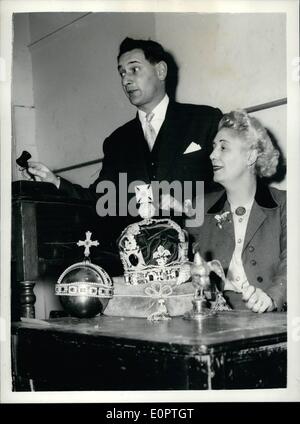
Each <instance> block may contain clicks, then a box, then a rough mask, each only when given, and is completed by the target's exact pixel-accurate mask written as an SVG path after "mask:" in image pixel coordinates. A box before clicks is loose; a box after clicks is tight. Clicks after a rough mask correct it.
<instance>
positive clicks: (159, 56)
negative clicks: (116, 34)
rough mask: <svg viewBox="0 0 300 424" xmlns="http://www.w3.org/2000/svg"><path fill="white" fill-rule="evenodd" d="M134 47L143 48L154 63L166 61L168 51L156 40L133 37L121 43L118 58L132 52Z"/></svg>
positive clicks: (146, 56) (147, 57) (148, 58)
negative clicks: (135, 38)
mask: <svg viewBox="0 0 300 424" xmlns="http://www.w3.org/2000/svg"><path fill="white" fill-rule="evenodd" d="M134 49H139V50H142V51H143V52H144V55H145V58H146V59H147V60H148V61H149V62H150V63H152V64H155V63H158V62H160V61H161V60H164V61H166V57H167V53H166V52H165V50H164V49H163V47H162V46H161V45H160V44H159V43H157V42H156V41H152V40H134V39H133V38H129V37H126V38H125V39H124V40H123V41H122V43H121V44H120V49H119V54H118V60H119V58H120V56H122V54H124V53H127V52H130V51H131V50H134Z"/></svg>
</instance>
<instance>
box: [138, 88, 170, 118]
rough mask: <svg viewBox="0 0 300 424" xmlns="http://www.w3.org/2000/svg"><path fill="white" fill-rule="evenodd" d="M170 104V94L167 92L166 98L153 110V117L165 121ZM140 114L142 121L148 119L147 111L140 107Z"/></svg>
mask: <svg viewBox="0 0 300 424" xmlns="http://www.w3.org/2000/svg"><path fill="white" fill-rule="evenodd" d="M168 105H169V96H168V95H167V94H165V96H164V98H163V99H162V100H161V101H160V102H159V103H158V105H156V106H155V108H154V109H153V110H152V113H154V118H153V119H160V120H162V121H163V120H164V119H165V116H166V113H167V108H168ZM138 115H139V120H140V121H141V122H144V121H145V120H146V115H147V113H146V112H144V111H142V110H140V109H138Z"/></svg>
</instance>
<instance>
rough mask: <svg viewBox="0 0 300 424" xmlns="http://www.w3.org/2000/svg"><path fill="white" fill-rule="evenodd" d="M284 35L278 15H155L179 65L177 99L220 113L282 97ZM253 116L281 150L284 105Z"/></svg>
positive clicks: (161, 37)
mask: <svg viewBox="0 0 300 424" xmlns="http://www.w3.org/2000/svg"><path fill="white" fill-rule="evenodd" d="M285 33H286V21H285V15H284V14H250V13H248V14H233V13H227V14H224V13H223V14H204V15H203V14H196V13H189V14H172V15H171V18H170V15H169V14H163V13H162V14H157V15H156V34H157V39H158V40H159V41H160V42H161V43H162V44H163V45H165V46H167V47H168V49H169V50H170V51H171V52H172V53H173V54H174V56H175V57H176V60H177V63H178V65H179V68H180V84H179V86H178V90H177V99H178V100H179V101H181V102H187V103H200V104H210V105H212V106H218V107H220V108H221V109H222V111H223V112H229V111H230V110H233V109H236V108H247V107H250V106H254V105H258V104H262V103H266V102H269V101H272V100H276V99H280V98H284V97H286V95H287V94H286V93H287V92H286V36H285ZM253 115H254V116H256V117H257V118H258V119H260V120H261V121H262V123H263V124H264V125H265V126H266V127H267V128H269V129H270V130H271V131H272V133H273V134H274V136H275V137H276V139H277V140H278V143H279V145H280V147H281V149H282V151H283V152H284V153H286V143H287V141H286V106H280V107H275V108H272V109H267V110H263V111H259V112H256V113H254V114H253ZM273 185H275V186H276V187H278V188H282V189H284V188H285V187H286V184H285V181H283V182H281V183H280V184H277V183H276V184H273Z"/></svg>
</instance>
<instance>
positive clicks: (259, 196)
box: [207, 178, 278, 214]
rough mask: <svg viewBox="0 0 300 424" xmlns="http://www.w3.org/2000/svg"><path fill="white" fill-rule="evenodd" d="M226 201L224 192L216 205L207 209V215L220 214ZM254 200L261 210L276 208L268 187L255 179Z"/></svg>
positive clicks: (276, 205)
mask: <svg viewBox="0 0 300 424" xmlns="http://www.w3.org/2000/svg"><path fill="white" fill-rule="evenodd" d="M226 200H227V194H226V191H224V192H223V194H222V195H221V197H220V198H219V199H218V200H217V201H216V203H214V205H213V206H211V208H209V209H208V211H207V213H208V214H210V213H218V212H221V211H222V209H223V208H224V205H225V202H226ZM254 200H255V201H256V203H257V204H258V205H259V206H261V207H263V208H268V209H274V208H277V207H278V204H277V203H276V202H275V200H274V198H273V196H272V194H271V192H270V189H269V187H268V186H267V185H266V184H264V183H263V182H262V181H261V180H260V179H259V178H258V179H257V186H256V193H255V196H254Z"/></svg>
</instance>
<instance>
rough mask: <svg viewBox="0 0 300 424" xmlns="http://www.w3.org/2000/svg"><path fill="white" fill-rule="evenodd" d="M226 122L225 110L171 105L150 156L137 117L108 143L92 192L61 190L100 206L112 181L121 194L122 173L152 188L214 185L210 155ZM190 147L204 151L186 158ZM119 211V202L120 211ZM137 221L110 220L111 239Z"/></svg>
mask: <svg viewBox="0 0 300 424" xmlns="http://www.w3.org/2000/svg"><path fill="white" fill-rule="evenodd" d="M221 117H222V114H221V111H220V110H219V109H216V108H212V107H209V106H198V105H192V104H180V103H176V102H172V101H170V103H169V106H168V109H167V113H166V117H165V120H164V122H163V124H162V126H161V129H160V131H159V133H158V135H157V138H156V141H155V144H154V147H153V150H152V152H150V151H149V148H148V145H147V142H146V140H145V138H144V134H143V130H142V126H141V123H140V121H139V118H138V115H137V116H136V117H135V118H134V119H133V120H131V121H129V122H127V123H126V124H125V125H123V126H121V127H119V128H118V129H116V130H115V131H114V132H113V133H112V134H111V135H110V136H109V137H108V138H106V139H105V141H104V144H103V151H104V159H103V165H102V169H101V171H100V174H99V177H98V178H97V179H96V181H95V182H94V183H93V184H92V185H91V186H90V187H89V188H88V189H84V188H82V187H80V186H79V185H74V184H71V183H70V182H68V181H66V180H64V179H61V185H60V190H62V192H64V193H65V194H67V195H69V196H71V197H73V198H79V199H95V201H96V200H97V198H98V197H99V195H97V194H96V191H97V186H98V184H99V183H100V182H101V181H111V182H113V183H114V184H115V186H116V188H117V190H118V187H119V174H120V173H126V175H127V183H128V184H130V183H131V182H133V181H140V182H141V183H142V182H144V183H145V184H149V183H150V182H151V181H154V180H156V181H163V180H166V181H168V182H172V181H174V180H178V181H180V182H183V181H193V182H195V181H205V182H207V183H208V182H211V181H212V167H211V161H210V159H209V154H210V153H211V151H212V140H213V138H214V137H215V135H216V133H217V128H218V123H219V121H220V119H221ZM191 143H195V144H197V145H199V147H200V148H199V150H197V151H194V152H192V153H187V154H184V152H185V150H186V149H187V148H188V146H189V145H190V144H191ZM123 191H124V190H123ZM132 196H134V193H133V194H129V195H128V201H129V200H130V198H131V197H132ZM118 206H119V205H118V198H117V209H118ZM136 220H137V218H132V217H130V216H127V217H120V218H119V219H117V220H116V219H111V218H107V219H106V220H103V222H105V230H107V229H108V228H109V227H110V228H111V230H110V235H111V238H114V237H115V235H119V234H120V231H121V230H122V229H124V228H125V227H126V225H128V224H130V223H132V222H133V221H136ZM109 221H111V223H110V224H109ZM111 231H112V232H111Z"/></svg>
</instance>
